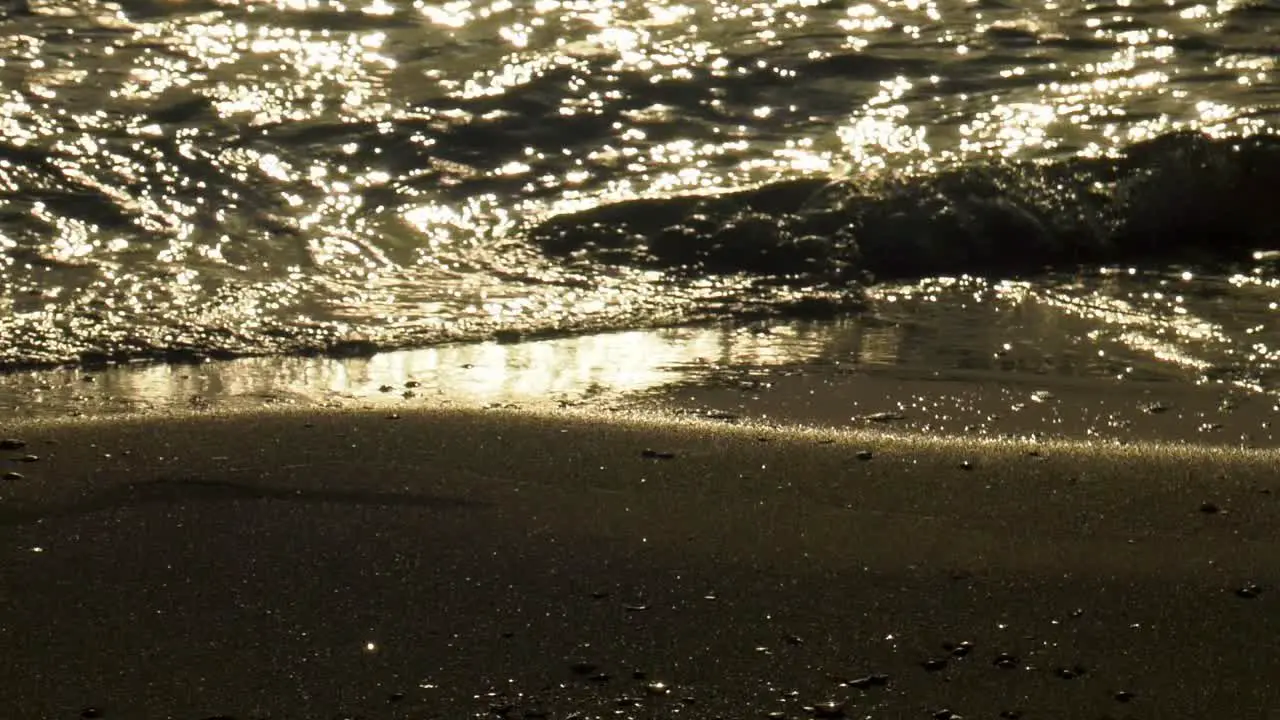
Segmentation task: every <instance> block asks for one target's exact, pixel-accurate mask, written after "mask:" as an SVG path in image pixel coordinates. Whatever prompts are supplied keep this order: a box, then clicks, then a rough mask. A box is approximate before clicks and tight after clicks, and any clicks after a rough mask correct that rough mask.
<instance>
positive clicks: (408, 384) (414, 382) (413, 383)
mask: <svg viewBox="0 0 1280 720" xmlns="http://www.w3.org/2000/svg"><path fill="white" fill-rule="evenodd" d="M404 386H405V387H407V388H416V387H421V386H422V383H420V382H418V381H417V380H409V381H408V382H406V383H405V384H404Z"/></svg>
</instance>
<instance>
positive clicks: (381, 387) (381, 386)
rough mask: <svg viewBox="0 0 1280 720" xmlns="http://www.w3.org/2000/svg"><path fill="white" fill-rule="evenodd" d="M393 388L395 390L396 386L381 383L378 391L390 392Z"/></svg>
mask: <svg viewBox="0 0 1280 720" xmlns="http://www.w3.org/2000/svg"><path fill="white" fill-rule="evenodd" d="M392 390H395V388H393V387H391V386H390V385H379V386H378V392H384V393H389V392H391V391H392Z"/></svg>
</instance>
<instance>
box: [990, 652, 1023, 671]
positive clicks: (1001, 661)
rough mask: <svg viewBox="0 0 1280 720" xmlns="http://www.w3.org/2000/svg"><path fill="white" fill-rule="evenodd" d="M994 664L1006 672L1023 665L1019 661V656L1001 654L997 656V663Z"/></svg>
mask: <svg viewBox="0 0 1280 720" xmlns="http://www.w3.org/2000/svg"><path fill="white" fill-rule="evenodd" d="M993 664H994V665H995V666H996V667H998V668H1002V669H1004V670H1013V669H1014V668H1016V667H1018V666H1019V665H1021V664H1022V661H1021V660H1019V659H1018V656H1017V655H1012V654H1010V653H1000V654H999V655H997V656H996V659H995V662H994V663H993Z"/></svg>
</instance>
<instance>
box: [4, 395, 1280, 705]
mask: <svg viewBox="0 0 1280 720" xmlns="http://www.w3.org/2000/svg"><path fill="white" fill-rule="evenodd" d="M0 435H4V436H8V437H14V438H19V439H21V440H23V441H25V443H26V445H25V447H22V448H12V449H7V450H4V451H3V457H4V458H6V459H5V460H4V462H5V465H6V467H5V468H3V469H4V470H5V471H6V472H10V471H11V472H17V473H20V474H21V475H22V476H23V477H22V478H20V479H10V480H6V481H4V482H3V483H0V498H2V499H0V548H2V550H0V552H3V558H2V559H0V578H2V579H0V588H2V592H0V618H2V620H0V648H3V652H0V674H3V676H4V677H5V678H6V680H5V682H4V683H3V684H0V705H2V706H3V707H5V708H7V710H6V713H7V714H9V716H10V717H15V718H16V717H21V718H76V717H82V716H86V717H88V716H94V713H95V712H96V713H97V715H98V716H101V717H105V718H193V719H198V718H208V717H215V716H224V717H234V718H273V719H275V718H326V719H327V718H347V717H361V718H368V719H372V718H432V717H450V718H456V717H463V716H477V717H478V716H490V717H508V718H522V717H528V718H536V717H548V718H568V717H571V716H572V714H573V713H580V717H606V716H608V717H644V718H650V717H675V716H679V717H697V718H702V717H706V718H712V717H725V718H739V717H741V718H750V717H760V718H763V717H768V716H769V714H770V713H781V714H782V715H775V716H774V717H806V716H812V715H815V714H817V715H820V716H833V715H838V714H839V713H843V714H844V715H846V716H848V717H904V718H910V717H922V718H929V717H948V715H947V713H948V712H949V713H954V715H953V716H956V715H958V716H964V717H970V718H972V717H1001V716H1002V715H1001V714H1002V713H1003V717H1015V716H1019V714H1020V716H1021V717H1026V718H1036V717H1094V718H1101V717H1115V718H1126V717H1135V718H1137V717H1150V718H1171V717H1251V718H1266V717H1280V686H1278V685H1277V684H1276V683H1275V682H1274V680H1273V678H1276V677H1280V650H1277V647H1276V644H1275V641H1274V639H1275V638H1276V637H1277V636H1280V613H1278V612H1277V611H1276V606H1275V603H1276V602H1280V588H1276V587H1275V583H1276V580H1277V573H1280V570H1278V568H1280V539H1278V538H1280V532H1277V531H1278V530H1280V497H1277V493H1280V487H1278V486H1280V476H1278V475H1277V474H1276V472H1275V468H1276V465H1277V464H1276V460H1277V454H1276V453H1275V452H1273V451H1268V450H1239V449H1213V448H1203V447H1192V446H1184V445H1174V444H1170V445H1157V444H1143V443H1135V444H1131V445H1128V446H1116V445H1103V444H1096V443H1095V444H1087V443H1080V442H1065V441H1063V442H1046V443H1040V444H1034V445H1033V444H1027V443H1012V442H997V441H978V440H959V439H951V440H948V439H941V438H926V437H919V436H917V437H906V436H898V437H895V436H891V435H887V434H884V433H877V432H875V431H871V430H850V431H843V432H835V431H831V432H826V431H820V430H805V429H801V428H798V427H787V428H765V427H741V426H740V427H732V426H725V425H724V424H723V423H720V424H716V423H696V422H669V421H662V422H659V421H654V420H651V419H650V420H646V419H644V418H619V417H608V418H606V417H601V416H598V415H584V414H577V415H570V414H547V413H544V414H532V413H526V414H519V413H511V412H506V411H487V412H486V411H460V410H457V411H442V410H413V411H400V416H399V417H397V418H395V419H392V418H389V417H388V416H387V413H386V411H384V410H379V411H363V412H362V411H351V410H345V411H332V412H326V411H321V410H308V411H284V412H279V411H257V412H253V413H240V414H235V415H223V416H200V415H172V416H167V417H150V418H142V419H119V418H117V419H114V420H110V421H105V420H104V421H68V422H44V423H39V424H29V425H25V426H23V425H13V424H8V425H6V426H5V427H4V428H3V430H2V431H0ZM867 452H869V453H870V456H869V459H868V455H867V454H866V453H867ZM860 453H861V454H860ZM27 454H31V455H35V456H38V457H37V459H35V460H33V461H25V462H24V461H23V460H22V458H23V457H24V456H25V455H27ZM827 702H832V703H837V704H842V705H838V706H831V707H825V708H824V707H822V706H818V707H814V706H815V704H819V703H827ZM87 711H88V712H87Z"/></svg>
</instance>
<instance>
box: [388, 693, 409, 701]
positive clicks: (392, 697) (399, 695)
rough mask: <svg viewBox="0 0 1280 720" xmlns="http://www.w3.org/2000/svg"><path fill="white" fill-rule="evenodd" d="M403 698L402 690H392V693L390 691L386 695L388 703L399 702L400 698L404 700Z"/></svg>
mask: <svg viewBox="0 0 1280 720" xmlns="http://www.w3.org/2000/svg"><path fill="white" fill-rule="evenodd" d="M404 698H405V694H404V693H402V692H393V693H391V694H390V695H388V696H387V702H389V703H398V702H400V701H401V700H404Z"/></svg>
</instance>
